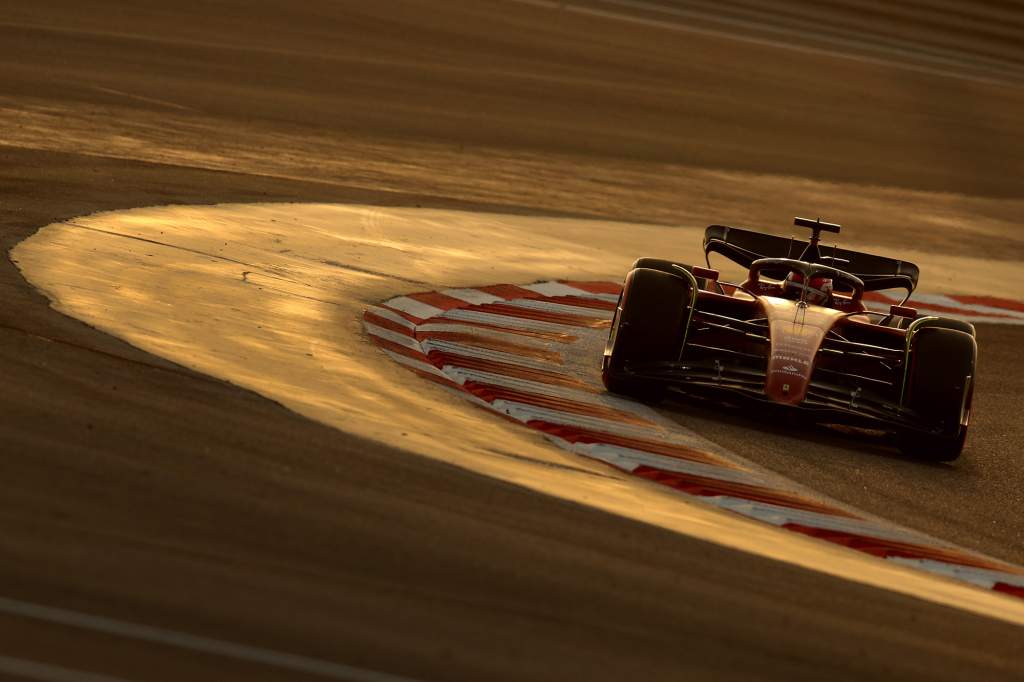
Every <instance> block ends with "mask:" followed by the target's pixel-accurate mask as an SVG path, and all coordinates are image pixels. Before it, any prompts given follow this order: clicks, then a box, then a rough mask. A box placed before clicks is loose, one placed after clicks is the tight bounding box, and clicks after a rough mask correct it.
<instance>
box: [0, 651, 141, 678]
mask: <svg viewBox="0 0 1024 682" xmlns="http://www.w3.org/2000/svg"><path fill="white" fill-rule="evenodd" d="M0 672H3V673H7V674H9V675H15V676H17V677H19V678H21V679H25V680H40V682H127V680H125V679H124V678H122V677H111V676H110V675H100V674H98V673H87V672H85V671H84V670H71V669H70V668H62V667H60V666H56V665H49V664H47V663H37V662H35V661H26V660H25V659H23V658H11V657H10V656H0Z"/></svg>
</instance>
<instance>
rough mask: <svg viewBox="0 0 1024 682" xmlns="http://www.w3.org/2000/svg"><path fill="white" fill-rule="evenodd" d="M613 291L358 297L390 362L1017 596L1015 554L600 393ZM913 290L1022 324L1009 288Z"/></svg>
mask: <svg viewBox="0 0 1024 682" xmlns="http://www.w3.org/2000/svg"><path fill="white" fill-rule="evenodd" d="M618 293H619V286H618V285H617V284H612V283H608V282H575V281H557V282H556V281H548V282H538V283H534V284H525V285H512V284H499V285H492V286H483V287H477V288H459V289H445V290H442V291H431V292H418V293H410V294H406V295H403V296H398V297H395V298H392V299H390V300H388V301H385V302H384V303H382V304H380V305H378V306H371V307H369V308H368V309H367V310H366V311H365V313H364V325H365V328H366V331H367V332H368V333H369V334H370V336H371V337H372V338H373V339H374V341H375V342H376V343H377V344H378V345H379V346H380V347H381V348H382V349H383V351H384V352H385V353H387V354H388V355H389V356H390V357H391V358H392V359H394V360H395V361H396V362H398V363H400V364H402V365H403V366H405V367H407V368H408V369H410V370H412V371H413V372H415V373H416V374H419V375H420V376H422V377H425V378H427V379H429V380H431V381H434V382H437V383H440V384H442V385H443V386H446V387H448V388H449V389H451V390H452V391H455V392H457V393H458V394H460V395H462V396H463V397H465V398H468V399H469V400H471V401H472V402H474V403H476V404H478V405H481V406H483V407H486V408H488V409H490V410H493V411H495V412H497V413H499V414H501V415H503V416H505V417H506V418H509V419H512V420H514V421H517V422H519V423H521V424H523V425H525V426H528V427H530V428H532V429H535V430H537V431H539V432H541V433H543V434H544V436H545V437H546V438H547V439H548V440H549V441H551V442H552V443H554V444H555V445H557V446H559V447H561V448H564V449H565V450H568V451H571V452H573V453H575V454H577V455H580V456H583V457H587V458H590V459H594V460H598V461H600V462H603V463H605V464H607V465H609V466H611V467H614V468H616V469H618V470H620V471H623V472H626V473H629V474H632V475H634V476H637V477H639V478H642V479H645V480H647V481H650V482H652V483H654V484H658V485H662V486H666V487H668V488H671V489H673V490H675V491H677V492H679V493H681V494H683V495H686V496H688V497H689V498H691V499H699V500H702V501H704V502H705V503H709V504H712V505H714V506H716V507H718V508H720V509H723V510H726V511H730V512H733V513H736V514H739V515H741V516H745V517H747V518H751V519H755V520H758V521H761V522H764V523H768V524H770V525H772V526H775V527H776V528H781V529H784V530H788V531H790V532H794V533H799V534H801V535H805V536H809V537H813V538H816V539H818V540H821V541H824V542H829V543H832V544H833V545H838V546H842V547H846V548H848V549H850V550H853V551H857V552H860V553H863V554H867V555H870V556H874V557H877V558H879V559H881V560H885V561H890V562H893V563H895V564H899V565H903V566H909V567H912V568H916V569H918V570H922V571H926V572H929V573H932V574H936V575H940V576H944V577H947V578H953V579H956V580H960V581H964V582H967V583H971V584H973V585H976V586H979V587H981V588H984V589H989V590H993V591H996V592H1001V593H1005V594H1008V595H1013V596H1016V597H1020V598H1024V568H1021V567H1018V566H1014V565H1011V564H1008V563H1005V562H1002V561H999V560H996V559H992V558H989V557H986V556H983V555H981V554H978V553H975V552H971V551H967V550H964V549H961V548H959V547H956V546H954V545H952V544H950V543H946V542H943V541H941V540H938V539H936V538H932V537H930V536H927V535H925V534H923V533H919V532H917V531H913V530H910V529H907V528H902V527H898V526H896V525H895V524H892V523H888V522H885V521H882V520H878V519H874V518H870V517H868V516H867V515H865V514H862V513H860V512H858V511H857V510H854V509H850V508H847V507H844V506H842V505H839V504H837V503H834V502H830V501H826V500H822V499H820V498H819V497H818V496H817V495H814V494H812V493H810V492H809V491H807V490H804V489H803V488H801V487H800V486H798V485H796V484H795V483H793V482H791V481H789V480H787V479H785V478H783V477H781V476H777V475H775V474H772V473H768V472H765V471H761V470H758V469H756V468H755V467H754V466H753V465H751V464H750V463H748V462H746V461H745V460H743V459H741V458H740V457H738V456H736V455H734V454H732V453H729V452H725V451H723V450H722V449H721V448H719V447H717V446H715V445H714V444H713V443H710V442H709V441H707V440H706V439H704V438H702V437H701V436H699V435H698V434H697V433H695V432H693V431H689V430H687V429H685V428H683V427H681V426H679V425H677V424H675V423H673V422H670V421H667V420H665V419H662V418H661V417H660V416H659V415H658V414H657V413H656V412H654V411H653V410H651V409H650V408H648V407H646V406H643V405H641V404H638V403H635V402H633V401H630V400H627V399H624V398H620V397H618V396H614V395H610V394H608V393H606V392H605V391H604V390H603V387H602V386H601V385H600V381H599V378H598V376H597V372H596V368H595V367H593V366H592V365H594V364H595V363H596V361H595V360H594V358H592V357H590V356H588V355H581V353H580V350H579V349H580V348H582V347H584V346H587V347H591V348H592V347H594V346H595V345H599V344H600V342H601V340H602V339H603V337H604V335H605V334H606V331H605V330H606V328H607V327H608V326H609V323H610V320H611V317H612V313H613V311H614V308H615V303H616V300H617V297H618ZM915 301H916V305H917V307H918V308H919V309H920V310H921V312H922V314H930V313H941V314H953V315H954V316H957V317H961V318H963V319H966V320H969V321H972V322H1000V323H1004V324H1024V304H1021V303H1019V302H1015V301H1008V300H1003V299H995V298H988V297H986V298H984V300H982V299H980V298H979V297H968V296H934V295H933V296H922V297H918V298H917V299H915ZM872 302H873V304H874V305H876V306H886V305H888V303H889V302H890V301H889V299H887V298H885V297H884V296H877V295H876V296H874V297H873V301H872ZM891 302H893V303H895V302H897V301H896V300H892V301H891Z"/></svg>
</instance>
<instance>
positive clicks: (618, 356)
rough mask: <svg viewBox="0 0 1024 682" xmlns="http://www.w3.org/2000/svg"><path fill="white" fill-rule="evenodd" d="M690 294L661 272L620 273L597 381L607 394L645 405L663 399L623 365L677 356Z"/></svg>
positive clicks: (657, 388)
mask: <svg viewBox="0 0 1024 682" xmlns="http://www.w3.org/2000/svg"><path fill="white" fill-rule="evenodd" d="M691 292H692V286H691V284H690V282H689V281H687V280H686V279H683V278H682V277H680V276H677V275H675V274H669V273H667V272H664V271H662V270H655V269H651V268H638V269H635V270H631V271H630V272H629V274H628V275H626V281H625V283H624V284H623V287H622V296H621V297H620V299H619V305H618V307H617V309H616V313H615V318H614V319H613V320H612V328H611V331H610V332H609V334H608V345H607V346H606V348H605V358H604V367H603V372H602V379H603V380H604V385H605V386H606V387H607V388H608V390H609V391H611V392H612V393H619V394H622V395H627V396H630V397H633V398H638V399H640V400H643V401H645V402H658V401H660V400H662V399H663V398H664V397H665V395H666V389H665V387H664V385H663V384H662V383H661V382H658V381H652V380H650V379H642V378H638V377H636V376H631V375H630V372H629V365H631V364H638V363H649V362H666V361H668V362H671V361H675V360H677V359H678V358H679V353H680V351H681V350H682V347H683V339H684V338H685V335H686V327H687V325H688V324H689V319H690V298H691Z"/></svg>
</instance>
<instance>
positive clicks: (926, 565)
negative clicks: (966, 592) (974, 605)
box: [889, 557, 1024, 589]
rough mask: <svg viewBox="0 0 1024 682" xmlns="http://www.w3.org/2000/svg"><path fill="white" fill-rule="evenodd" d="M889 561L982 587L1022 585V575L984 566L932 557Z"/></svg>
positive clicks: (900, 558)
mask: <svg viewBox="0 0 1024 682" xmlns="http://www.w3.org/2000/svg"><path fill="white" fill-rule="evenodd" d="M889 561H892V562H893V563H897V564H903V565H904V566H913V567H914V568H917V569H921V570H923V571H929V572H931V573H939V574H940V575H945V576H949V577H950V578H959V579H960V580H966V581H967V582H970V583H974V584H975V585H981V586H982V587H986V588H989V589H991V588H992V587H993V586H994V585H995V584H996V583H1006V584H1007V585H1013V586H1014V587H1024V575H1019V574H1016V573H1004V572H1003V571H990V570H988V569H985V568H975V567H974V566H959V565H957V564H950V563H947V562H945V561H935V560H933V559H906V558H904V557H892V558H890V559H889Z"/></svg>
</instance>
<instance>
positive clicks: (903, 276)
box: [704, 225, 921, 300]
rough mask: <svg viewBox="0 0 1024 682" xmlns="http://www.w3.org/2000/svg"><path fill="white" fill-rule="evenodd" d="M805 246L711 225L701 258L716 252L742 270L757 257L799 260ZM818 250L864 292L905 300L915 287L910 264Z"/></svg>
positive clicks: (916, 271)
mask: <svg viewBox="0 0 1024 682" xmlns="http://www.w3.org/2000/svg"><path fill="white" fill-rule="evenodd" d="M807 245H808V242H806V241H804V240H801V239H787V238H786V237H776V236H775V235H771V234H765V233H763V232H755V231H753V230H744V229H742V228H739V227H727V226H725V225H711V226H709V227H708V228H707V230H705V231H704V255H705V258H707V257H709V256H710V254H711V253H719V254H721V255H723V256H725V257H726V258H728V259H729V260H731V261H733V262H734V263H736V264H738V265H741V266H743V267H745V268H749V267H750V264H751V263H753V262H754V261H755V260H758V259H760V258H799V257H800V254H801V253H803V252H804V249H805V248H806V247H807ZM822 250H823V251H824V252H825V253H826V254H827V256H826V258H828V260H829V261H830V263H829V264H830V265H832V266H833V267H835V268H837V269H839V270H843V271H844V272H848V273H850V274H852V275H856V276H857V277H859V278H860V279H862V280H863V281H864V290H865V291H879V290H882V289H904V290H906V292H907V298H909V297H910V294H911V293H913V291H914V288H915V287H917V279H918V277H919V276H920V274H921V271H920V269H919V268H918V267H917V266H916V265H914V264H913V263H908V262H907V261H900V260H895V259H893V258H885V257H883V256H873V255H871V254H869V253H861V252H859V251H848V250H846V249H838V248H837V249H834V252H833V249H830V248H829V249H822ZM708 266H709V267H710V261H709V262H708ZM904 300H906V299H904Z"/></svg>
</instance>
